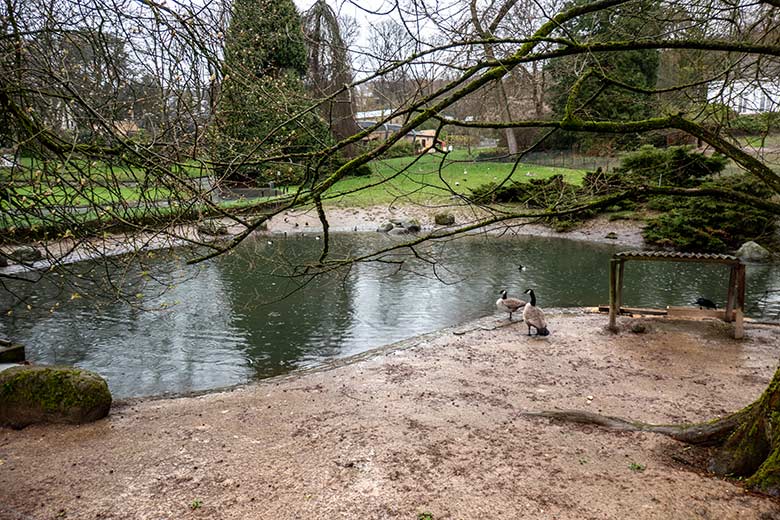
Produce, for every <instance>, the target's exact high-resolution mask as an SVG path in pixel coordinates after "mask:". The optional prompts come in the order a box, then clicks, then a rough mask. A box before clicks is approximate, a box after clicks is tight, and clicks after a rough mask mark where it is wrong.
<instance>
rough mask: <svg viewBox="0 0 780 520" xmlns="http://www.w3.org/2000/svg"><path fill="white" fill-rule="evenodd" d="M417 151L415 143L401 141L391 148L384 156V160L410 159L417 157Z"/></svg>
mask: <svg viewBox="0 0 780 520" xmlns="http://www.w3.org/2000/svg"><path fill="white" fill-rule="evenodd" d="M416 154H417V150H416V149H415V148H414V143H412V142H411V141H406V140H401V141H398V142H397V143H395V144H394V145H393V146H391V147H390V149H389V150H387V151H386V152H385V153H383V154H382V158H384V159H395V158H396V157H409V156H410V155H416Z"/></svg>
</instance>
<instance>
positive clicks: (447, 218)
mask: <svg viewBox="0 0 780 520" xmlns="http://www.w3.org/2000/svg"><path fill="white" fill-rule="evenodd" d="M433 222H434V223H435V224H436V225H437V226H451V225H453V224H454V223H455V215H453V214H452V213H437V214H435V215H434V216H433Z"/></svg>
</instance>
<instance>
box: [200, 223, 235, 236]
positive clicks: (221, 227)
mask: <svg viewBox="0 0 780 520" xmlns="http://www.w3.org/2000/svg"><path fill="white" fill-rule="evenodd" d="M198 232H199V233H201V234H203V235H211V236H214V237H216V236H221V235H227V233H228V229H227V226H226V225H225V224H223V223H222V221H220V220H217V219H210V220H204V221H203V222H198Z"/></svg>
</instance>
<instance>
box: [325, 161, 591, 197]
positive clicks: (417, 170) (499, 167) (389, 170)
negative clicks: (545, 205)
mask: <svg viewBox="0 0 780 520" xmlns="http://www.w3.org/2000/svg"><path fill="white" fill-rule="evenodd" d="M513 166H514V165H513V164H512V163H499V162H474V161H473V160H471V159H469V158H468V157H467V155H466V152H465V151H462V152H460V153H458V152H453V153H451V154H449V156H448V157H447V158H446V160H444V161H442V155H439V154H426V155H424V156H422V157H419V158H418V157H400V158H397V159H387V160H376V161H374V162H372V163H371V168H372V170H373V173H372V175H370V176H365V177H348V178H346V179H343V180H341V181H339V182H338V183H336V184H335V185H334V186H333V188H331V190H329V191H328V193H327V197H328V200H330V201H331V202H338V203H339V204H341V205H345V206H360V207H364V206H371V205H377V204H389V203H392V202H396V201H397V202H399V203H428V202H436V201H437V200H438V201H442V200H445V199H446V198H448V197H450V196H451V195H452V193H453V192H454V193H458V194H468V193H470V190H471V189H472V188H476V187H477V186H480V185H482V184H487V183H490V182H501V181H503V180H504V179H505V178H506V177H507V176H509V175H510V174H511V179H512V180H514V181H518V182H527V181H529V180H530V179H545V178H549V177H552V176H553V175H563V177H564V179H565V180H566V182H569V183H571V184H575V185H581V184H582V179H583V177H584V176H585V170H572V169H568V168H553V167H548V166H536V165H529V164H518V166H517V168H516V169H515V170H514V172H513V171H512V168H513ZM387 179H389V180H387ZM383 180H386V182H385V183H383V184H382V185H381V186H372V185H373V184H377V183H378V182H381V181H383ZM361 188H364V189H362V190H361V191H358V192H355V193H351V192H354V191H355V190H358V189H361Z"/></svg>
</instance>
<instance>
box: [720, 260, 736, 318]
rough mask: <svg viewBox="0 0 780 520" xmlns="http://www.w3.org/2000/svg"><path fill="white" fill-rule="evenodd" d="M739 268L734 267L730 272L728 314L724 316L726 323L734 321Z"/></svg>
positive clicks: (727, 296)
mask: <svg viewBox="0 0 780 520" xmlns="http://www.w3.org/2000/svg"><path fill="white" fill-rule="evenodd" d="M738 267H739V266H737V265H732V266H731V271H730V272H729V291H728V293H727V294H726V313H725V314H724V315H723V319H724V320H725V321H732V320H733V319H734V314H733V313H734V302H735V300H736V296H737V269H738Z"/></svg>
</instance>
